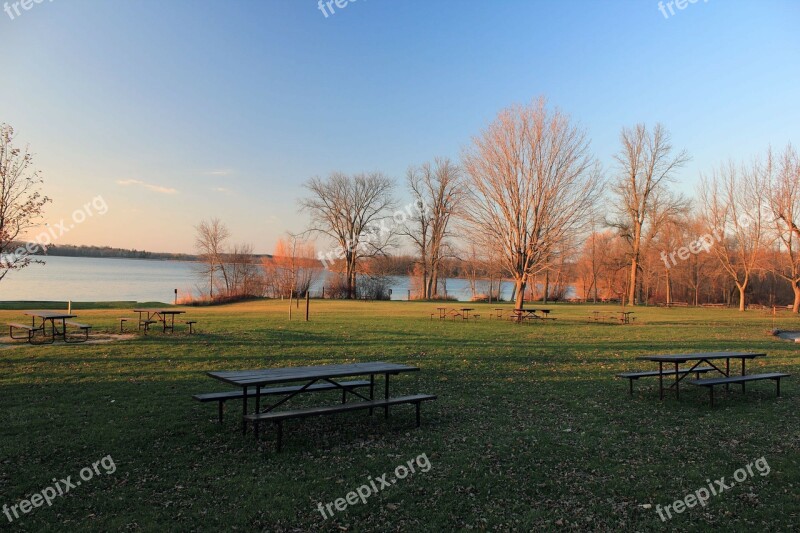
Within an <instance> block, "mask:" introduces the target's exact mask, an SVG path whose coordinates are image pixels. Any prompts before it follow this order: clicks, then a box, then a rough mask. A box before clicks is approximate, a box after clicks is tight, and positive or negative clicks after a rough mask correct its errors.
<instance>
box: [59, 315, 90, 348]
mask: <svg viewBox="0 0 800 533" xmlns="http://www.w3.org/2000/svg"><path fill="white" fill-rule="evenodd" d="M64 324H66V325H67V326H72V327H73V328H77V329H79V330H81V332H83V334H84V336H83V338H81V339H79V340H77V341H71V340H69V336H67V332H66V331H65V332H64V342H74V343H78V342H86V341H88V340H89V330H90V329H92V326H90V325H89V324H81V323H80V322H73V321H71V320H66V321H64Z"/></svg>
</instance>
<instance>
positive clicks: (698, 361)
mask: <svg viewBox="0 0 800 533" xmlns="http://www.w3.org/2000/svg"><path fill="white" fill-rule="evenodd" d="M766 355H767V354H766V353H760V352H759V353H754V352H705V353H681V354H664V355H644V356H640V357H637V358H636V359H638V360H640V361H651V362H656V363H658V391H659V397H660V399H662V400H663V399H664V390H665V389H664V376H665V375H667V374H673V372H667V373H665V372H664V364H665V363H666V364H673V365H675V370H674V375H675V382H674V383H673V384H672V385H670V386H669V387H668V388H669V389H671V388H673V387H675V396H676V397H677V398H680V382H681V380H683V378H685V377H686V376H688V375H689V374H691V373H692V372H695V371H696V369H697V368H698V367H700V365H702V364H705V365H707V367H709V368H711V369H713V370H716V371H717V372H719V373H720V374H722V375H723V376H725V378H729V377H730V373H731V359H740V360H741V362H742V376H744V375H745V361H747V360H748V359H755V358H756V357H766ZM712 361H725V369H724V370H723V369H721V368H720V367H719V366H717V365H715V364H714V363H713V362H712ZM686 363H694V364H693V365H692V366H691V368H689V369H684V370H681V369H680V368H679V366H680V365H681V364H686ZM741 383H742V390H743V391H744V381H742V382H741ZM725 386H726V387H727V386H728V385H727V384H725ZM712 391H713V388H712ZM712 402H713V399H712Z"/></svg>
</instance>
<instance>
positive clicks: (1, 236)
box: [0, 124, 50, 280]
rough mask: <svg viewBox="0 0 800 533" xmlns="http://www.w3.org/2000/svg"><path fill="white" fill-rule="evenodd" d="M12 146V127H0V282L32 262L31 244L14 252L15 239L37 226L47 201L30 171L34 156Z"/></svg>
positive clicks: (34, 171) (37, 180)
mask: <svg viewBox="0 0 800 533" xmlns="http://www.w3.org/2000/svg"><path fill="white" fill-rule="evenodd" d="M13 143H14V128H12V127H11V126H9V125H8V124H0V280H2V279H3V278H4V277H5V276H6V274H8V273H9V271H11V270H19V269H22V268H25V267H26V266H28V265H29V264H30V263H31V262H32V259H31V258H30V254H31V246H30V245H29V246H28V247H18V248H17V249H16V250H15V249H14V246H19V245H18V243H17V239H19V238H20V236H21V235H23V234H24V233H25V231H27V230H29V229H31V228H33V227H36V226H37V224H38V221H39V219H40V218H41V216H42V213H43V211H44V205H45V204H46V203H47V202H49V201H50V199H49V198H48V197H47V196H42V195H41V193H40V192H39V186H40V185H41V183H42V179H41V177H40V174H39V171H37V170H34V169H33V168H32V167H33V155H32V154H31V153H29V152H28V149H27V148H25V149H24V150H22V149H20V148H17V147H15V146H14V144H13ZM35 248H38V245H36V246H35ZM36 262H41V261H36Z"/></svg>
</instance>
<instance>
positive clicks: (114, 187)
mask: <svg viewBox="0 0 800 533" xmlns="http://www.w3.org/2000/svg"><path fill="white" fill-rule="evenodd" d="M4 1H5V0H0V6H1V5H3V3H4ZM9 4H12V6H10V8H11V9H12V14H13V2H9ZM20 9H21V8H20ZM20 13H21V14H20V15H18V16H15V17H14V18H13V20H12V18H11V17H10V16H8V15H7V13H5V12H0V50H1V51H2V55H0V72H2V73H3V76H2V78H3V81H2V83H0V122H6V123H9V124H11V125H13V126H14V127H15V128H16V130H17V131H18V140H19V141H21V142H26V143H30V145H31V147H32V149H33V151H34V152H35V154H36V155H37V157H38V159H37V163H38V164H37V166H38V168H40V169H41V170H42V171H43V173H44V177H45V189H44V190H45V193H46V194H48V195H49V196H51V197H52V198H53V199H54V202H53V204H51V205H50V206H48V209H47V220H48V221H51V222H55V221H58V220H59V219H61V218H68V217H69V216H70V214H71V213H72V212H73V210H74V209H76V208H79V207H80V206H82V205H84V204H85V203H87V202H88V201H90V200H91V199H92V198H93V197H95V196H97V195H102V196H103V198H104V199H105V200H106V202H107V204H108V212H107V213H106V214H105V215H103V216H102V217H99V216H98V217H92V218H90V219H88V220H87V221H86V222H84V223H82V224H79V225H77V226H76V227H75V228H74V229H73V230H71V231H70V232H69V233H67V234H65V235H63V236H62V237H61V240H60V242H64V243H78V244H101V245H112V246H120V247H126V248H138V249H143V248H144V249H148V250H154V251H182V252H190V251H192V248H193V240H194V238H193V236H194V230H193V226H194V225H195V224H197V223H198V222H199V221H200V220H201V219H203V218H206V217H210V216H216V217H219V218H221V219H222V220H223V221H224V222H225V223H226V224H227V225H228V226H229V227H230V228H231V230H232V233H233V235H234V238H235V240H236V241H241V242H249V243H252V244H253V245H254V246H255V249H256V250H257V251H259V252H270V251H271V250H272V248H273V246H274V244H275V240H276V239H277V238H278V237H279V236H281V235H282V234H283V233H284V232H285V231H287V230H290V231H300V230H302V229H304V227H305V223H306V222H305V217H304V216H303V215H302V214H300V213H298V209H297V199H298V198H299V197H300V196H302V194H303V189H302V187H301V185H302V183H303V182H304V181H305V180H307V179H308V178H309V177H312V176H315V175H320V176H325V175H327V174H329V173H330V172H332V171H343V172H360V171H373V170H380V171H383V172H385V173H386V174H388V175H390V176H392V177H395V178H396V179H397V180H398V196H399V197H400V198H401V199H405V191H404V187H403V178H404V174H405V171H406V169H407V167H408V166H409V165H412V164H419V163H422V162H424V161H427V160H430V159H432V158H434V157H436V156H449V157H452V158H458V156H459V154H460V151H461V149H462V147H463V146H464V145H465V144H467V143H468V142H469V141H470V138H471V137H472V136H473V135H475V134H477V133H478V132H479V131H480V130H481V128H482V127H484V126H485V125H486V124H487V122H489V121H490V120H491V119H492V118H493V117H494V116H495V115H496V113H497V112H498V111H499V110H500V109H502V108H503V107H506V106H508V105H511V104H514V103H520V102H528V101H530V100H531V99H533V98H535V97H537V96H538V95H545V96H546V97H547V98H548V99H549V101H550V103H551V104H552V105H555V106H558V107H560V108H561V109H562V110H564V111H565V112H567V113H569V114H570V115H571V116H572V117H573V119H575V120H576V121H578V122H580V123H581V124H582V125H583V126H584V127H585V128H586V129H587V131H588V134H589V136H590V138H591V139H592V147H593V150H594V152H595V154H596V155H597V156H598V158H599V159H600V160H601V161H602V162H603V163H604V164H605V165H606V166H607V167H609V168H608V170H609V171H611V170H613V169H612V168H610V167H611V164H612V155H613V153H614V152H615V151H616V150H617V147H618V135H619V130H620V128H621V127H623V126H631V125H634V124H636V123H637V122H644V123H647V124H654V123H656V122H662V123H663V124H664V125H665V126H666V127H667V128H668V129H669V130H670V131H671V133H672V136H673V142H674V144H675V145H676V146H677V147H679V148H686V149H687V150H688V151H689V152H690V154H691V156H692V157H693V159H692V162H691V163H690V164H689V165H687V166H686V168H685V169H683V171H682V172H681V175H680V185H679V187H680V188H681V190H684V191H686V192H688V193H691V192H692V191H693V189H694V186H695V183H696V182H697V179H698V176H699V175H700V173H701V172H708V171H709V170H711V169H712V168H713V167H714V166H715V165H718V164H720V163H721V162H723V161H725V160H727V159H728V158H735V159H737V160H738V159H742V158H750V157H752V156H755V155H757V154H760V153H762V152H763V151H764V150H766V148H767V147H768V146H770V145H772V146H774V147H776V148H782V147H783V146H784V145H786V144H787V143H788V142H790V141H792V142H793V143H794V144H798V143H800V135H798V133H800V102H799V101H798V95H800V68H798V67H800V32H798V31H797V28H798V23H800V2H796V1H789V0H786V1H777V0H776V1H755V0H750V1H736V0H726V1H723V0H709V1H708V2H704V1H703V0H699V1H698V2H696V3H694V4H691V3H690V4H688V5H687V6H686V7H685V9H683V10H677V9H675V14H674V15H672V16H670V17H669V18H665V17H664V16H663V15H662V13H661V12H660V11H659V9H658V2H657V1H651V0H646V1H638V0H637V1H604V2H599V1H559V2H555V1H530V0H528V1H512V0H509V1H495V2H488V1H486V2H481V1H456V0H452V1H449V0H448V1H445V0H441V1H436V0H358V1H356V2H352V3H350V4H349V5H347V6H346V7H345V8H343V9H336V13H335V14H333V15H329V16H328V17H327V18H326V17H325V16H324V15H323V14H322V13H321V12H320V10H319V9H318V5H317V2H316V1H315V0H269V1H263V2H255V1H230V2H220V1H217V2H207V1H202V0H201V1H197V0H192V1H184V0H175V1H170V2H156V1H154V0H140V1H135V2H134V1H119V0H108V1H105V2H102V3H101V2H98V1H88V0H54V1H52V2H51V1H48V0H44V2H42V3H39V4H33V5H32V7H31V8H30V9H29V10H28V11H24V10H23V11H21V12H20Z"/></svg>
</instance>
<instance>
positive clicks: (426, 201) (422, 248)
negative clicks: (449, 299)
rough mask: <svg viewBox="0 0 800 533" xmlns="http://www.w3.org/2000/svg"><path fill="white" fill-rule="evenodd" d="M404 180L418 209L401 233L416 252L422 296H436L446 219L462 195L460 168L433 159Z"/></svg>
mask: <svg viewBox="0 0 800 533" xmlns="http://www.w3.org/2000/svg"><path fill="white" fill-rule="evenodd" d="M407 181H408V188H409V190H410V191H411V196H412V198H413V200H414V202H415V203H416V204H417V207H418V209H416V213H415V214H414V215H412V216H411V217H410V220H409V222H408V223H407V224H406V227H405V228H404V230H403V233H404V234H405V235H407V236H408V237H409V238H410V239H411V241H412V242H413V243H414V247H415V248H416V249H417V253H418V254H419V264H420V269H419V271H420V273H421V276H422V297H423V298H424V299H429V298H433V297H434V296H435V295H436V287H437V285H438V281H439V266H440V265H441V262H442V258H443V257H444V251H445V245H446V239H447V237H448V236H449V235H450V230H449V225H450V220H451V218H452V217H453V215H455V214H456V212H457V211H458V209H459V208H460V207H461V204H462V201H463V198H464V187H463V181H462V177H461V169H459V168H458V166H456V165H455V164H453V162H452V161H450V160H449V159H438V158H437V159H436V160H435V162H434V163H433V164H431V163H425V164H423V165H422V166H420V167H418V168H411V169H409V171H408V176H407Z"/></svg>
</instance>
